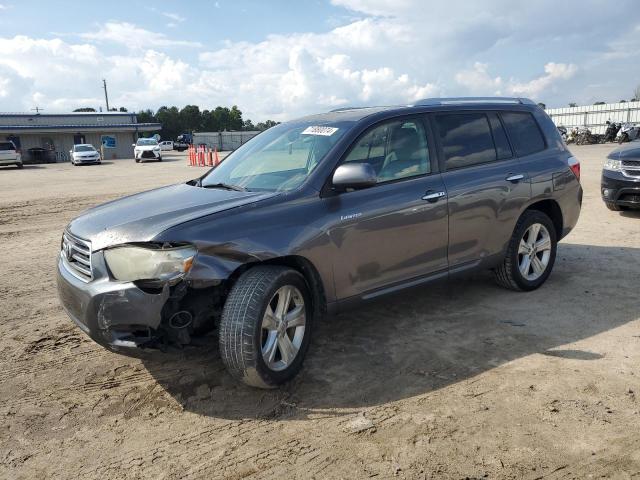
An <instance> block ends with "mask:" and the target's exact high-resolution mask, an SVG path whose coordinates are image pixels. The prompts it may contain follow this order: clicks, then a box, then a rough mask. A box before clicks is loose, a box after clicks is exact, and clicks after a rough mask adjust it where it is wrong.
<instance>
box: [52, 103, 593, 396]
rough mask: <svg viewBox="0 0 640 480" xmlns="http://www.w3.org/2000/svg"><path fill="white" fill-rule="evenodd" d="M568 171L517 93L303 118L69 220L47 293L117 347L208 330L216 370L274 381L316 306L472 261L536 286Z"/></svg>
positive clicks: (559, 147) (576, 192)
mask: <svg viewBox="0 0 640 480" xmlns="http://www.w3.org/2000/svg"><path fill="white" fill-rule="evenodd" d="M579 176H580V164H579V163H578V161H577V160H576V159H575V158H574V157H573V156H572V155H571V153H570V152H569V151H568V150H567V147H566V145H565V144H564V142H563V141H562V139H561V138H560V135H559V133H558V130H557V129H556V128H555V126H554V124H553V122H552V121H551V119H550V118H549V117H548V116H547V115H546V114H545V113H544V111H543V110H542V109H541V108H540V107H538V106H537V105H536V104H535V103H534V102H532V101H531V100H525V99H497V100H493V99H482V98H481V99H427V100H423V101H419V102H417V103H416V104H415V105H413V106H404V107H376V108H359V109H346V110H339V111H333V112H330V113H326V114H320V115H314V116H310V117H305V118H302V119H299V120H294V121H290V122H287V123H283V124H280V125H277V126H275V127H273V128H270V129H269V130H267V131H265V132H263V133H262V134H260V135H258V136H256V137H255V138H253V139H252V140H250V141H249V142H247V143H246V144H245V145H243V146H241V147H240V148H239V149H237V150H236V151H234V152H233V153H232V154H231V155H229V157H227V158H226V159H225V160H224V162H222V163H221V164H220V165H219V166H217V167H215V168H213V169H211V170H210V171H209V172H207V173H206V174H204V175H203V176H202V177H199V178H196V179H194V180H191V181H188V182H186V183H180V184H176V185H172V186H167V187H163V188H159V189H155V190H151V191H148V192H143V193H139V194H137V195H133V196H129V197H125V198H122V199H120V200H116V201H113V202H110V203H107V204H104V205H102V206H98V207H95V208H93V209H91V210H89V211H87V212H86V213H84V214H83V215H81V216H79V217H78V218H76V219H75V220H73V221H72V222H71V223H70V224H69V225H68V226H67V227H66V229H65V230H64V233H63V237H62V251H61V253H60V256H59V261H58V291H59V296H60V299H61V302H62V304H63V305H64V307H65V309H66V311H67V312H68V313H69V316H70V317H71V318H72V319H73V320H74V321H75V322H76V324H77V325H78V326H79V327H80V328H81V329H82V330H83V331H84V332H85V333H87V334H88V335H90V336H91V337H92V338H93V339H94V340H95V341H96V342H98V343H100V344H102V345H104V346H106V347H108V348H110V349H113V350H116V351H126V350H128V351H132V350H136V349H140V348H143V349H144V348H154V347H162V348H164V347H165V346H166V345H171V344H177V345H184V344H187V343H189V342H190V341H191V339H192V337H193V336H195V335H200V334H202V333H204V332H207V331H209V330H212V329H213V328H217V331H218V338H219V344H220V353H221V356H222V360H223V362H224V364H225V365H226V367H227V369H228V370H229V372H231V374H232V375H233V376H234V377H236V378H238V379H240V380H242V381H244V382H246V383H247V384H249V385H253V386H256V387H263V388H268V387H273V386H276V385H278V384H281V383H283V382H285V381H287V380H289V379H291V378H292V377H293V376H294V375H295V374H296V373H297V372H298V371H299V370H300V368H301V365H302V362H303V359H304V357H305V354H306V351H307V348H308V346H309V341H310V337H311V335H312V333H313V331H314V324H315V322H316V321H317V320H318V319H319V318H320V317H321V316H322V315H323V314H324V313H327V312H328V313H335V312H339V311H342V310H344V309H346V308H352V307H354V306H356V305H359V304H361V303H362V302H366V301H368V300H372V299H375V298H378V297H381V296H383V295H386V294H391V293H394V292H397V291H399V290H402V289H405V288H409V287H418V288H425V285H426V284H428V283H429V282H432V281H435V280H441V279H446V278H448V277H450V276H452V275H453V274H458V273H462V272H471V271H474V270H477V269H492V270H493V271H494V272H495V277H496V280H497V282H498V283H499V284H500V285H502V286H504V287H506V288H509V289H512V290H519V291H529V290H534V289H536V288H538V287H540V286H541V285H542V284H543V283H544V282H545V280H546V279H547V278H548V276H549V275H550V273H551V270H552V268H553V265H554V261H555V258H556V249H557V242H558V241H559V240H560V239H561V238H563V237H564V236H565V235H567V234H568V233H569V232H570V231H571V230H572V229H573V227H574V226H575V224H576V222H577V221H578V216H579V214H580V207H581V202H582V188H581V186H580V182H579ZM372 328H373V327H372Z"/></svg>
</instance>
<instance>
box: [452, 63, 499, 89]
mask: <svg viewBox="0 0 640 480" xmlns="http://www.w3.org/2000/svg"><path fill="white" fill-rule="evenodd" d="M488 68H489V65H488V64H486V63H481V62H476V63H474V65H473V68H472V69H470V70H463V71H461V72H458V73H456V76H455V80H456V82H458V84H460V85H462V86H463V87H466V88H468V89H469V91H471V92H472V93H483V94H488V95H500V93H501V92H500V89H501V88H502V78H501V77H499V76H498V77H495V78H494V77H491V75H489V73H488Z"/></svg>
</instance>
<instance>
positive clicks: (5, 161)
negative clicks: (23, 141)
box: [0, 142, 22, 168]
mask: <svg viewBox="0 0 640 480" xmlns="http://www.w3.org/2000/svg"><path fill="white" fill-rule="evenodd" d="M0 165H15V166H16V167H18V168H22V155H21V154H20V150H18V149H17V148H16V146H15V145H14V144H13V142H0Z"/></svg>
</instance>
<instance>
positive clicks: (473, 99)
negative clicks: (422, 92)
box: [414, 97, 536, 107]
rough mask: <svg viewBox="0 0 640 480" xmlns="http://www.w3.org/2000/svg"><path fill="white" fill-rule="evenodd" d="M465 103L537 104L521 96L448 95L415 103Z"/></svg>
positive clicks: (425, 104)
mask: <svg viewBox="0 0 640 480" xmlns="http://www.w3.org/2000/svg"><path fill="white" fill-rule="evenodd" d="M465 103H518V104H521V105H536V103H535V102H534V101H533V100H530V99H528V98H520V97H448V98H425V99H422V100H418V101H417V102H415V103H414V105H416V106H418V105H419V106H425V107H426V106H429V105H462V104H465Z"/></svg>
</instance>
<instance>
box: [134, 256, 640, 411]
mask: <svg viewBox="0 0 640 480" xmlns="http://www.w3.org/2000/svg"><path fill="white" fill-rule="evenodd" d="M638 262H640V249H633V248H621V247H601V246H590V245H576V244H561V245H560V248H559V251H558V258H557V261H556V267H555V270H554V272H553V274H552V276H551V277H550V279H549V280H548V282H547V283H546V284H545V285H544V286H543V287H542V288H540V289H539V290H537V291H534V292H529V293H519V292H511V291H507V290H503V289H501V288H499V287H497V286H496V285H495V284H494V282H493V276H492V274H491V273H490V272H481V273H478V274H476V275H474V276H471V277H468V278H466V279H461V280H455V281H450V282H445V283H441V284H432V285H426V286H423V287H421V288H418V289H414V290H412V291H408V292H405V293H402V294H398V295H395V296H389V297H386V298H384V299H382V300H380V301H378V302H377V303H375V304H370V305H367V306H365V307H362V308H360V309H358V310H355V311H352V312H349V313H344V314H340V315H338V316H336V317H330V318H325V319H323V321H322V322H320V324H319V325H317V326H316V328H315V331H314V333H313V341H312V344H311V347H310V350H309V353H308V355H307V359H306V361H305V365H304V369H303V370H302V372H301V373H300V374H299V375H298V377H297V378H296V379H294V380H293V381H292V382H291V383H289V384H288V385H285V386H283V387H281V388H279V389H275V390H267V391H265V390H258V389H252V388H249V387H245V386H244V385H242V384H239V383H237V382H235V381H234V380H233V379H231V378H230V376H229V375H228V374H227V373H226V371H225V369H224V366H223V364H222V361H221V359H220V356H219V355H218V352H217V348H216V344H217V340H216V337H215V336H213V335H212V336H211V337H209V338H208V340H210V343H209V346H208V347H198V348H189V349H187V350H185V351H183V352H179V353H169V354H167V355H166V356H164V357H161V359H157V358H158V357H155V358H152V359H147V360H145V361H144V364H145V367H146V368H147V369H148V371H149V372H150V373H151V374H152V375H153V376H154V378H155V379H156V380H157V382H158V383H159V384H160V385H161V386H162V387H163V388H164V389H165V391H166V392H168V393H169V394H170V395H171V396H172V397H173V398H174V399H175V400H177V401H178V402H179V403H180V404H182V406H183V407H184V409H185V410H189V411H192V412H195V413H198V414H201V415H207V416H215V417H220V418H233V419H238V418H256V417H257V418H278V419H283V420H284V419H300V418H305V417H306V416H308V415H310V414H322V413H323V412H324V413H329V410H333V409H343V410H340V412H346V413H348V412H349V411H351V409H360V408H363V407H369V406H376V405H381V404H384V403H387V402H390V401H395V400H400V399H404V398H408V397H412V396H415V395H420V394H425V393H428V392H431V391H434V390H437V389H440V388H443V387H445V386H447V385H450V384H453V383H456V382H460V381H463V380H465V379H469V378H471V377H474V376H476V375H479V374H481V373H483V372H485V371H488V370H490V369H493V368H496V367H498V366H500V365H503V364H505V363H507V362H510V361H512V360H516V359H519V358H522V357H526V356H528V355H532V354H544V355H550V356H554V357H557V358H558V359H561V360H562V359H566V360H567V361H576V360H577V361H598V360H599V359H600V358H602V356H603V355H605V354H606V352H588V351H583V350H581V349H579V348H576V347H575V346H569V345H568V344H571V343H573V342H576V341H578V340H581V339H586V338H588V337H591V336H594V335H597V334H599V333H603V332H606V331H608V330H611V329H614V328H616V327H618V326H621V325H623V324H625V323H628V322H630V321H633V320H635V319H636V318H637V317H638V312H639V310H640V302H639V301H638V300H637V295H633V296H629V295H625V294H623V293H620V290H618V289H617V288H616V284H617V282H620V281H624V280H623V279H624V278H625V276H626V277H627V278H633V277H634V275H635V274H636V273H637V272H636V271H635V269H636V266H637V265H638ZM612 297H613V298H614V299H615V303H611V300H612ZM604 298H608V299H609V302H608V303H607V302H603V301H602V300H603V299H604ZM611 304H616V305H617V308H616V309H614V310H611V309H610V308H608V307H607V305H611ZM331 414H332V415H335V414H336V412H335V411H332V412H331Z"/></svg>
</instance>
